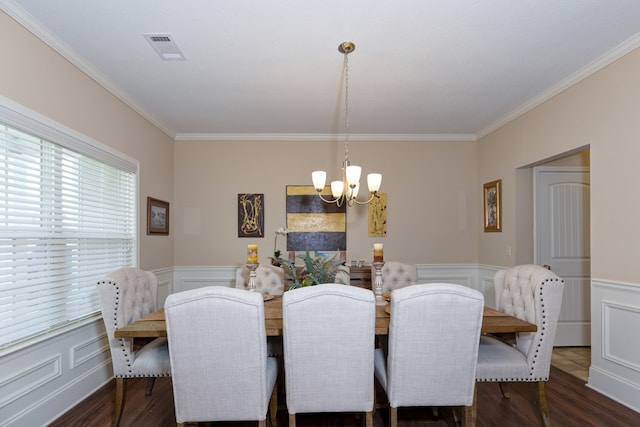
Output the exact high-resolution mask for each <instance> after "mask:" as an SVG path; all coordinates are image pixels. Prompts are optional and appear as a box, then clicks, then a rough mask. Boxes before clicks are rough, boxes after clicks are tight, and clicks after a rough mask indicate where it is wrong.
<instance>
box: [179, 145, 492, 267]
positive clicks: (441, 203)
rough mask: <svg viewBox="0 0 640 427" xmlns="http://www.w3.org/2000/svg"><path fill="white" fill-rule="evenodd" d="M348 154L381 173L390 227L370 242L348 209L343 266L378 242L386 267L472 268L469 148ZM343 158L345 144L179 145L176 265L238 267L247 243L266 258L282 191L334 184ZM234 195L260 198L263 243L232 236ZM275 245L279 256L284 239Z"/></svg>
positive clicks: (363, 215)
mask: <svg viewBox="0 0 640 427" xmlns="http://www.w3.org/2000/svg"><path fill="white" fill-rule="evenodd" d="M349 147H350V149H349V152H350V158H351V161H352V163H353V164H358V165H360V166H362V167H363V175H364V174H366V173H369V172H376V171H377V172H381V173H382V174H383V179H382V191H383V192H386V193H387V205H388V208H387V210H388V217H387V221H388V225H387V237H384V238H373V237H368V230H367V207H366V206H358V207H351V208H349V209H348V214H347V247H348V249H347V259H348V260H352V259H362V260H366V261H370V260H371V259H372V254H371V250H372V247H373V243H374V242H381V243H383V244H384V249H385V259H387V260H390V259H398V260H404V261H407V262H412V263H425V264H429V263H439V264H440V263H476V262H477V251H476V249H477V235H478V233H477V229H478V227H479V225H480V223H481V219H480V220H479V219H478V218H477V216H476V212H477V205H478V200H477V192H476V189H475V182H476V143H475V142H418V143H404V142H403V143H398V142H389V143H382V142H366V143H365V142H351V143H350V146H349ZM343 157H344V143H343V142H299V141H293V142H272V141H269V142H264V141H258V142H237V141H234V142H214V141H180V142H176V144H175V164H174V173H175V181H174V190H175V194H174V202H175V203H174V205H175V207H176V208H175V209H174V217H173V220H174V221H173V227H174V228H173V229H174V247H175V252H174V259H175V264H176V265H180V266H189V265H237V264H241V263H243V262H244V261H245V259H246V255H245V254H246V245H247V244H248V243H257V244H258V245H259V248H260V249H259V257H260V259H261V260H265V258H266V257H268V256H271V255H272V252H273V244H274V237H275V234H274V231H275V229H276V228H278V227H284V226H285V225H286V212H285V188H286V186H287V185H310V184H311V172H312V171H313V170H316V169H324V170H327V173H328V180H331V179H336V178H337V177H338V174H339V167H340V165H341V161H342V159H343ZM363 182H364V179H363ZM363 185H364V184H363ZM238 193H263V194H264V195H265V238H262V239H249V238H238V237H237V208H236V200H237V195H238ZM278 246H279V247H280V248H281V249H282V250H284V249H285V245H284V242H283V239H282V238H280V239H279V244H278Z"/></svg>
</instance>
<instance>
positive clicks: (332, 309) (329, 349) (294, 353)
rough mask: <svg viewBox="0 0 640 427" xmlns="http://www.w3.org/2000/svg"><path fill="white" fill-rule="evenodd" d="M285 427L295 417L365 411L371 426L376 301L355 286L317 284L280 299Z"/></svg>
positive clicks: (367, 292) (372, 296)
mask: <svg viewBox="0 0 640 427" xmlns="http://www.w3.org/2000/svg"><path fill="white" fill-rule="evenodd" d="M282 301H283V302H282V319H283V328H284V331H283V334H284V364H285V373H286V374H285V383H286V398H287V410H288V411H289V426H290V427H295V425H296V414H299V413H321V412H365V413H366V423H367V426H369V427H370V426H372V425H373V406H374V381H373V351H374V341H375V316H376V314H375V298H374V295H373V292H371V291H370V290H367V289H363V288H358V287H354V286H343V285H341V284H322V285H316V286H309V287H305V288H300V289H295V290H292V291H288V292H285V294H284V296H283V300H282Z"/></svg>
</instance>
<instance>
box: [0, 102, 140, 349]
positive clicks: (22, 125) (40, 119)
mask: <svg viewBox="0 0 640 427" xmlns="http://www.w3.org/2000/svg"><path fill="white" fill-rule="evenodd" d="M0 122H1V123H2V124H3V125H7V126H9V127H11V128H15V129H16V130H19V131H21V132H24V133H26V134H28V135H32V136H34V137H36V138H39V139H42V140H46V141H48V142H52V143H54V144H57V145H59V146H61V147H64V148H65V149H68V150H72V151H74V152H76V153H78V154H80V155H82V156H86V157H88V158H90V159H94V160H97V161H99V162H101V163H103V164H106V165H110V166H113V167H116V168H118V169H121V170H123V171H126V172H130V173H132V174H133V189H132V192H133V195H132V199H133V206H132V208H133V213H132V216H133V227H134V230H133V233H132V235H133V239H134V240H133V246H134V248H133V249H132V250H133V262H134V263H135V265H133V266H134V267H137V266H138V263H139V259H140V257H139V251H140V224H139V222H140V219H139V213H140V208H139V204H140V203H139V185H140V164H139V161H138V160H136V159H133V158H131V157H129V156H127V155H126V154H123V153H121V152H119V151H117V150H114V149H113V148H111V147H109V146H107V145H105V144H103V143H100V142H98V141H96V140H94V139H92V138H90V137H88V136H86V135H83V134H81V133H79V132H76V131H74V130H72V129H70V128H68V127H66V126H64V125H62V124H60V123H58V122H55V121H54V120H51V119H49V118H47V117H45V116H43V115H41V114H39V113H37V112H35V111H32V110H30V109H28V108H26V107H24V106H22V105H20V104H17V103H15V102H13V101H11V100H9V99H7V98H5V97H3V96H1V95H0ZM100 317H101V313H100V311H99V309H98V311H97V312H94V313H89V314H87V315H84V316H83V317H80V318H77V319H74V320H70V321H65V322H64V323H63V324H60V325H58V326H55V327H53V328H48V329H45V330H43V331H41V332H37V333H35V334H33V335H30V336H28V337H24V338H22V339H18V340H16V341H14V342H10V343H5V344H0V355H5V354H8V353H12V352H14V351H17V350H19V349H22V348H25V347H27V346H31V345H34V344H36V343H38V342H41V341H44V340H47V339H50V338H52V337H54V336H57V335H60V334H62V333H65V332H67V331H69V330H72V329H75V328H77V327H80V326H82V325H84V324H87V323H89V322H94V321H96V320H97V319H99V318H100Z"/></svg>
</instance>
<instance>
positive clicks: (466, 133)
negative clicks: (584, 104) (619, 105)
mask: <svg viewBox="0 0 640 427" xmlns="http://www.w3.org/2000/svg"><path fill="white" fill-rule="evenodd" d="M0 6H1V7H2V9H3V10H4V11H5V12H7V13H8V14H9V15H10V16H12V17H14V18H15V19H16V20H17V21H18V22H20V23H21V24H23V25H24V26H25V27H27V28H28V29H30V30H31V31H32V32H34V33H35V34H36V35H38V36H39V37H40V38H41V39H42V40H44V41H45V42H46V43H48V44H49V45H50V46H52V47H53V48H54V49H56V50H57V51H58V52H60V53H61V54H62V55H64V56H65V57H66V58H68V59H69V60H70V61H71V62H73V63H74V64H75V65H77V66H78V67H79V68H80V69H82V70H83V71H85V72H86V73H87V74H89V75H90V76H91V77H93V78H94V79H95V80H96V81H97V82H99V83H100V84H101V85H103V86H104V87H105V88H107V89H108V90H110V91H111V92H112V93H114V94H115V95H116V96H118V97H119V98H120V99H122V100H123V101H124V102H126V103H127V104H128V105H130V106H131V107H132V108H133V109H135V110H136V111H138V112H139V113H140V114H142V115H143V116H144V117H146V118H147V119H148V120H150V121H151V122H152V123H154V124H155V125H156V126H158V128H160V129H161V130H162V131H163V132H165V133H167V134H168V135H169V136H170V137H172V138H175V139H177V140H180V139H212V140H217V139H223V140H235V139H250V140H252V139H258V140H272V139H285V140H286V139H294V140H318V139H326V138H328V137H331V136H332V135H336V134H341V133H344V130H345V126H344V93H343V88H344V86H343V84H344V82H343V55H342V54H340V53H339V52H338V50H337V48H338V45H339V44H340V43H341V42H343V41H352V42H354V43H355V44H356V50H355V52H354V53H352V54H350V55H349V118H350V123H349V125H350V128H349V129H350V139H351V140H358V139H360V140H390V141H405V140H410V141H414V140H447V139H452V140H460V139H461V140H475V139H477V138H479V137H482V136H484V135H486V134H487V133H489V132H491V131H492V130H495V129H497V128H498V127H500V126H501V125H503V124H504V123H506V122H507V121H509V120H511V119H513V118H515V117H517V116H518V115H520V114H522V113H524V112H526V111H528V110H530V109H531V108H533V107H535V106H536V105H538V104H539V103H541V102H543V101H544V100H546V99H548V98H550V97H551V96H553V95H555V94H557V93H558V92H560V91H561V90H564V89H566V88H567V87H569V86H571V85H572V84H575V83H576V82H578V81H579V80H581V79H583V78H585V77H586V76H588V75H590V74H591V73H593V72H595V71H597V70H598V69H600V68H602V67H603V66H606V65H607V64H609V63H610V62H612V61H614V60H616V59H618V58H619V57H620V56H622V55H624V54H626V53H628V52H629V51H630V50H632V49H635V48H636V47H638V46H640V1H638V0H616V1H611V0H518V1H513V0H457V1H446V0H394V1H390V0H388V1H382V0H351V1H335V0H309V1H304V2H303V1H299V0H271V1H259V0H217V1H210V0H209V1H208V0H190V1H174V0H136V1H130V0H110V1H87V0H64V1H51V0H13V1H11V0H0ZM145 34H154V35H169V37H170V39H171V40H172V41H173V42H174V43H175V45H176V46H177V47H178V48H179V50H180V51H181V52H182V54H183V56H184V58H185V60H180V61H177V60H168V61H167V60H162V59H161V57H160V55H159V54H158V53H156V51H154V49H153V48H152V46H151V44H150V43H149V42H148V41H147V39H146V38H145V37H144V35H145Z"/></svg>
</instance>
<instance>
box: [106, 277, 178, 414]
mask: <svg viewBox="0 0 640 427" xmlns="http://www.w3.org/2000/svg"><path fill="white" fill-rule="evenodd" d="M97 287H98V296H99V298H100V306H101V308H102V319H103V321H104V326H105V328H106V330H107V338H108V339H109V349H110V350H111V362H112V364H113V376H114V377H115V378H116V399H115V401H116V404H115V408H114V415H113V423H112V425H115V426H117V425H118V423H119V422H120V417H121V415H122V410H123V407H124V396H125V389H126V385H125V382H124V379H125V378H136V377H146V378H149V380H150V381H149V382H148V385H147V390H146V394H147V395H149V394H151V390H152V389H153V382H154V380H155V378H156V377H164V376H170V375H171V366H170V364H169V349H168V347H167V339H166V338H156V339H154V340H153V341H151V342H149V343H147V344H145V345H143V346H142V347H140V348H134V346H133V339H131V338H115V337H114V333H115V331H116V329H118V328H121V327H123V326H126V325H128V324H129V323H132V322H134V321H136V320H138V319H139V318H141V317H143V316H146V315H147V314H149V313H152V312H154V311H156V309H157V307H156V305H157V302H156V301H157V297H158V279H157V278H156V276H155V274H153V273H152V272H150V271H144V270H139V269H137V268H131V267H127V268H120V269H118V270H115V271H113V272H111V273H109V274H108V275H107V276H105V277H104V278H103V279H102V280H100V281H98V285H97Z"/></svg>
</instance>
